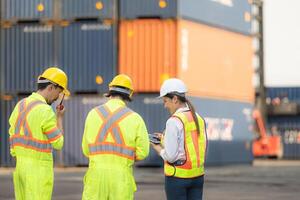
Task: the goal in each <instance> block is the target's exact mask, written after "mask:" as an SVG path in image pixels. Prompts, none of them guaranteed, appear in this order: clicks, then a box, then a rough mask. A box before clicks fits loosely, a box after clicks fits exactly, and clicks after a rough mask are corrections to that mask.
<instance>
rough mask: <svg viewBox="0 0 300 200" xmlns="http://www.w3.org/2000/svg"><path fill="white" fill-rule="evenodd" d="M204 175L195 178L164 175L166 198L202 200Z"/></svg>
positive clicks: (170, 199) (169, 199) (171, 199)
mask: <svg viewBox="0 0 300 200" xmlns="http://www.w3.org/2000/svg"><path fill="white" fill-rule="evenodd" d="M203 185H204V175H203V176H199V177H196V178H176V177H172V176H166V177H165V191H166V195H167V200H202V194H203Z"/></svg>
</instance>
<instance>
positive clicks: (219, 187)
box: [0, 160, 300, 200]
mask: <svg viewBox="0 0 300 200" xmlns="http://www.w3.org/2000/svg"><path fill="white" fill-rule="evenodd" d="M12 171H13V169H11V168H9V169H7V168H0V200H12V199H14V195H13V183H12ZM85 171H86V168H56V169H55V186H54V191H53V198H52V199H53V200H80V199H81V193H82V189H83V185H82V179H83V176H84V173H85ZM135 178H136V181H137V186H138V191H137V192H136V193H135V199H137V200H154V199H155V200H164V199H166V198H165V194H164V176H163V169H162V168H136V169H135ZM203 199H205V200H220V199H221V200H223V199H224V200H269V199H272V200H286V199H288V200H300V161H273V160H271V161H269V160H266V161H265V160H260V161H255V162H254V164H253V165H252V166H249V165H247V166H245V165H234V166H218V167H208V168H207V169H206V176H205V186H204V198H203Z"/></svg>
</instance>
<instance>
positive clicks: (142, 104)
mask: <svg viewBox="0 0 300 200" xmlns="http://www.w3.org/2000/svg"><path fill="white" fill-rule="evenodd" d="M157 96H159V94H138V95H136V96H134V101H133V102H131V103H130V104H129V107H130V108H132V109H133V110H134V111H136V112H137V113H139V114H140V115H141V116H142V117H143V119H144V121H145V123H146V126H147V129H148V133H154V132H163V130H164V129H165V124H166V121H167V119H168V117H169V113H168V112H167V111H166V110H165V109H164V107H163V104H162V101H161V100H160V99H157V98H156V97H157ZM162 165H163V160H162V159H161V157H160V156H159V155H157V152H156V151H155V150H153V149H152V148H151V149H150V154H149V156H148V157H147V158H146V159H145V160H143V161H139V162H137V166H162Z"/></svg>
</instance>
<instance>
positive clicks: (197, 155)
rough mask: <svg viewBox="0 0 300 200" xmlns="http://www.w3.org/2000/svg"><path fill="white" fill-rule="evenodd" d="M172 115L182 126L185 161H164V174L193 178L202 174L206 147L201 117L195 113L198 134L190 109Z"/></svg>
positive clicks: (203, 123) (203, 124)
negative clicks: (179, 163) (180, 162)
mask: <svg viewBox="0 0 300 200" xmlns="http://www.w3.org/2000/svg"><path fill="white" fill-rule="evenodd" d="M172 117H176V118H178V119H179V120H180V121H181V122H182V123H183V126H184V149H185V155H186V161H185V163H184V164H183V165H180V166H176V165H174V164H170V163H168V162H165V165H164V170H165V175H166V176H174V177H178V178H193V177H198V176H201V175H203V174H204V163H205V154H206V148H207V136H206V131H205V122H204V120H203V118H201V117H200V116H199V115H197V117H198V122H199V128H200V133H199V134H198V133H197V128H196V124H195V122H194V119H193V116H192V113H191V112H190V111H188V112H181V113H175V114H174V115H173V116H172Z"/></svg>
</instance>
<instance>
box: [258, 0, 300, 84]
mask: <svg viewBox="0 0 300 200" xmlns="http://www.w3.org/2000/svg"><path fill="white" fill-rule="evenodd" d="M299 10H300V1H299V0H288V1H286V0H264V10H263V11H264V16H263V17H264V18H263V19H264V24H263V26H264V64H265V68H264V73H265V85H266V86H267V87H299V86H300V77H299V71H300V70H299V68H300V26H299V20H300V12H299Z"/></svg>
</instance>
